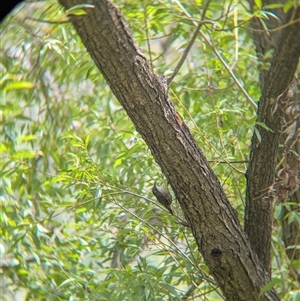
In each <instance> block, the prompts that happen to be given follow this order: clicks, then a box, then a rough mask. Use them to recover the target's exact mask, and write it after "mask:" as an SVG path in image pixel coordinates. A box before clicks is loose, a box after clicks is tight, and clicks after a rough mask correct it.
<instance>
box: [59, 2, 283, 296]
mask: <svg viewBox="0 0 300 301" xmlns="http://www.w3.org/2000/svg"><path fill="white" fill-rule="evenodd" d="M82 1H83V0H82ZM82 1H81V2H80V0H60V2H61V4H62V5H63V6H65V7H66V8H70V7H72V6H74V5H76V4H79V3H82ZM83 2H84V1H83ZM89 3H92V4H94V5H95V7H94V8H93V9H87V15H86V16H73V17H71V21H72V23H73V25H74V27H75V29H76V31H77V32H78V34H79V36H80V37H81V39H82V41H83V43H84V45H85V47H86V48H87V51H88V52H89V54H90V55H91V57H92V58H93V60H94V61H95V63H96V65H97V66H98V68H99V70H100V71H101V73H102V74H103V76H104V78H105V80H106V81H107V83H108V84H109V86H110V88H111V89H112V91H113V93H114V94H115V96H116V97H117V98H118V100H119V101H120V103H121V104H122V106H123V107H124V109H125V110H126V112H127V114H128V116H129V117H130V118H131V120H132V122H133V123H134V125H135V127H136V129H137V130H138V132H139V133H140V134H141V136H142V137H143V139H144V140H145V142H146V143H147V145H148V146H149V148H150V150H151V152H152V154H153V156H154V158H155V160H156V161H157V163H158V164H159V165H160V167H161V169H162V171H163V173H164V174H165V175H166V177H167V179H168V181H169V183H170V184H171V186H172V189H173V191H174V192H175V194H176V197H177V199H178V201H179V203H180V206H181V208H182V210H183V212H184V213H185V216H186V219H187V220H188V222H189V223H190V226H191V230H192V233H193V235H194V237H195V240H196V242H197V245H198V248H199V251H200V252H201V254H202V255H203V258H204V260H205V262H206V264H207V265H208V267H209V269H210V271H211V273H212V275H213V276H214V278H215V279H216V281H217V283H218V284H219V285H220V288H221V289H222V291H223V293H224V296H225V297H226V300H232V301H242V300H245V301H248V300H253V301H255V300H269V301H271V300H272V301H274V300H279V298H278V296H277V295H276V293H275V292H274V291H273V290H271V291H269V292H267V293H266V294H265V295H264V296H262V297H260V298H259V291H260V289H261V288H262V287H263V286H264V285H265V284H266V283H268V282H269V281H270V279H269V277H268V274H267V272H266V271H265V270H264V268H263V266H262V264H261V262H260V261H259V259H258V257H257V255H256V253H255V252H253V250H252V248H251V245H250V243H249V241H248V239H247V236H246V235H245V233H244V232H243V230H242V229H241V227H240V224H239V221H238V219H237V215H236V212H235V211H234V209H233V208H232V206H231V205H230V203H229V201H228V199H227V198H226V196H225V194H224V191H223V189H222V187H221V185H220V183H219V181H218V180H217V178H216V176H215V175H214V173H213V171H212V170H211V168H210V166H209V164H208V162H207V160H206V159H205V157H204V156H203V154H202V152H201V150H200V149H199V147H198V146H197V144H196V142H195V140H194V138H193V137H192V135H191V133H190V131H189V130H188V128H187V126H186V125H185V123H184V122H183V120H182V119H181V117H180V115H179V114H178V113H177V112H176V110H175V108H174V105H173V104H172V102H171V101H170V99H169V97H168V87H167V83H166V79H165V78H164V77H162V76H157V75H155V74H154V73H153V72H152V71H151V69H150V68H149V66H148V64H147V61H146V59H145V58H144V56H143V54H142V53H141V50H140V49H139V48H138V46H137V45H136V43H135V41H134V40H133V37H132V35H131V33H130V31H129V29H128V27H127V25H126V23H125V21H124V19H123V17H122V15H121V13H120V11H119V10H118V9H117V8H116V7H115V6H114V5H113V4H111V3H110V2H109V1H105V0H93V1H89Z"/></svg>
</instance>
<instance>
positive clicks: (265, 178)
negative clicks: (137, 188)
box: [245, 0, 300, 273]
mask: <svg viewBox="0 0 300 301" xmlns="http://www.w3.org/2000/svg"><path fill="white" fill-rule="evenodd" d="M271 2H272V3H273V0H272V1H271ZM277 2H278V1H277ZM250 3H251V4H252V7H253V2H252V1H250ZM265 4H268V3H267V1H265ZM274 13H275V14H276V15H277V16H278V17H279V20H277V19H272V18H271V19H270V20H267V21H266V20H263V21H264V22H266V25H267V26H269V27H268V28H270V29H275V28H277V27H279V26H280V25H283V24H286V23H291V22H292V21H294V20H297V19H299V18H300V7H298V8H297V9H292V10H290V11H289V13H288V14H285V15H284V14H283V12H282V11H281V10H277V11H275V12H274ZM252 26H253V27H254V28H255V29H256V30H261V31H254V32H253V37H254V42H255V45H256V48H257V53H258V57H259V59H261V58H262V57H263V55H264V54H265V53H266V52H267V51H269V50H270V49H271V48H273V49H274V55H273V57H272V59H271V65H270V68H269V69H268V70H261V73H260V81H261V82H260V83H261V88H262V96H261V99H260V101H259V108H258V117H257V121H258V122H260V123H264V124H265V125H266V126H267V127H268V128H269V129H270V130H266V129H264V128H263V127H261V126H259V125H257V126H256V129H257V131H259V133H260V136H261V141H260V140H259V138H258V137H257V134H256V133H254V135H253V138H252V146H251V154H250V163H249V166H248V170H247V193H246V210H245V231H246V233H247V234H248V236H249V240H250V242H251V245H252V247H253V249H254V250H255V251H256V253H257V254H258V257H259V259H260V260H261V262H262V263H263V265H264V268H265V269H266V270H267V271H268V272H269V273H270V265H271V264H270V263H271V254H270V250H271V234H272V224H273V200H274V193H275V194H277V193H278V191H274V184H275V175H276V165H277V164H278V157H279V144H280V141H281V140H280V139H281V138H282V132H283V125H284V120H285V117H286V113H285V111H284V110H282V109H281V108H280V106H281V107H282V106H284V105H283V104H287V102H288V92H289V89H288V88H289V85H290V84H291V82H292V79H293V77H294V74H295V71H296V67H297V64H298V61H299V53H300V30H299V22H298V23H291V25H290V26H286V27H283V28H282V29H280V30H278V31H273V32H272V31H271V32H269V33H267V32H266V31H265V30H264V28H263V26H262V23H261V21H259V20H258V19H253V21H252Z"/></svg>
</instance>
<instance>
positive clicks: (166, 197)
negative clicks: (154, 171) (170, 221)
mask: <svg viewBox="0 0 300 301" xmlns="http://www.w3.org/2000/svg"><path fill="white" fill-rule="evenodd" d="M152 192H153V194H154V196H155V197H156V199H157V200H158V202H159V203H160V204H162V205H163V206H164V207H165V208H166V209H167V210H168V211H169V212H170V213H171V214H172V215H173V211H172V209H171V204H172V196H171V194H170V192H169V190H168V189H167V188H166V187H163V186H157V185H156V182H155V183H154V186H153V188H152Z"/></svg>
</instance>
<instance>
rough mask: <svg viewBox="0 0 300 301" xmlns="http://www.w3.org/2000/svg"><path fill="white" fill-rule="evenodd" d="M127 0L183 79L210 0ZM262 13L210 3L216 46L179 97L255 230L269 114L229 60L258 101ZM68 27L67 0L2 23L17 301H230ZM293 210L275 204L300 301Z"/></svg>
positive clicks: (201, 48) (205, 49)
mask: <svg viewBox="0 0 300 301" xmlns="http://www.w3.org/2000/svg"><path fill="white" fill-rule="evenodd" d="M114 3H116V5H118V6H119V7H120V8H121V10H122V12H123V14H124V15H125V18H126V20H127V21H128V23H129V26H130V29H131V30H132V32H133V34H134V37H135V39H136V40H137V42H138V43H139V45H140V46H141V48H142V49H143V51H144V52H145V53H146V56H147V58H148V59H149V61H150V62H151V66H152V68H153V70H154V71H155V72H156V73H158V74H164V75H168V74H169V75H170V74H171V71H172V70H173V69H174V67H175V66H176V63H177V62H178V60H179V58H180V56H181V53H182V51H183V50H184V49H185V48H186V46H187V44H188V42H189V40H190V38H191V35H192V32H193V31H194V29H193V28H194V25H193V22H195V21H196V20H199V19H200V16H201V13H202V10H201V7H203V3H202V1H196V0H195V1H176V0H174V1H147V0H144V1H129V0H128V1H115V2H114ZM288 3H292V2H291V1H287V4H286V5H288ZM252 17H253V15H252V14H250V12H249V7H248V6H247V3H246V4H245V3H243V1H241V2H238V1H210V3H209V6H208V9H207V12H206V18H207V19H211V20H213V22H212V23H213V24H207V25H206V26H205V27H203V31H204V33H205V36H206V37H207V38H208V39H211V41H213V48H211V47H210V45H209V44H208V43H207V41H205V39H204V38H203V40H201V41H200V40H199V39H198V40H197V41H196V42H195V44H194V46H193V48H192V51H191V53H190V54H189V56H188V58H187V60H186V62H185V64H184V66H183V68H182V69H181V70H180V72H179V74H178V75H177V76H176V78H175V80H174V83H173V84H172V86H171V90H170V96H171V99H172V101H173V102H174V104H175V106H176V108H177V109H178V111H179V112H180V114H181V116H182V117H183V119H184V121H185V122H186V123H187V124H188V126H189V128H190V130H191V131H192V133H193V135H194V137H195V139H196V140H198V141H201V148H202V150H203V152H204V153H205V155H206V157H207V159H208V160H209V161H210V163H211V166H212V168H213V170H214V172H215V173H216V174H217V176H218V178H219V180H220V182H221V183H222V185H223V187H224V189H225V191H226V193H227V196H228V198H229V199H230V201H231V204H232V205H233V206H234V207H235V208H236V209H237V211H238V214H239V218H240V220H241V221H243V214H244V199H245V177H244V173H245V171H246V167H247V159H248V155H249V147H250V140H251V137H252V132H253V126H254V124H255V119H256V113H255V110H254V108H253V106H252V105H251V103H249V102H248V101H247V100H246V99H245V97H244V95H243V94H242V92H241V90H240V89H239V88H238V87H237V86H236V85H235V84H234V82H233V79H232V76H230V75H229V73H228V71H227V70H226V68H225V67H224V64H222V62H221V61H220V60H219V58H218V57H217V56H216V52H218V53H219V54H221V55H222V57H223V58H225V60H226V62H227V64H228V66H229V68H230V69H231V70H233V72H234V74H235V75H236V77H237V78H238V80H239V81H240V83H241V85H242V86H243V88H244V89H245V90H246V91H248V93H249V94H250V96H251V98H252V99H254V100H255V101H258V99H259V97H260V88H259V82H258V68H259V66H258V62H257V59H256V54H255V48H254V46H253V42H252V39H251V35H250V30H249V27H250V24H249V21H250V19H251V18H252ZM269 17H270V18H272V16H269ZM65 21H67V16H66V15H65V12H64V11H63V9H62V7H61V6H59V5H58V3H57V2H56V1H47V2H25V3H24V4H22V5H21V6H20V7H19V8H18V9H17V10H16V11H15V12H14V13H13V14H12V15H11V16H10V17H9V18H7V19H6V20H5V22H3V23H2V24H1V29H2V47H1V65H0V68H1V73H2V78H1V89H2V101H1V110H0V118H1V119H0V120H1V134H0V135H1V177H2V179H1V180H2V181H1V184H0V185H1V186H0V200H1V206H2V207H1V212H0V220H1V230H0V231H1V232H0V233H1V245H0V246H1V248H0V252H1V257H2V263H1V269H2V272H3V273H2V275H1V276H0V277H1V285H2V288H1V289H2V291H3V296H2V297H3V300H13V297H14V298H19V299H15V300H114V301H117V300H120V301H121V300H122V301H123V300H136V301H138V300H188V298H189V299H190V300H223V297H222V294H221V292H220V291H219V289H218V287H217V286H216V284H215V282H214V280H213V278H212V277H210V276H209V272H208V269H207V267H206V265H205V264H204V262H203V259H202V258H201V256H200V254H199V252H198V250H197V246H196V244H195V242H194V238H193V236H192V234H191V233H190V230H189V229H188V228H185V227H183V226H182V225H180V224H178V219H177V218H176V217H173V216H170V214H169V213H168V212H167V211H166V210H164V208H161V207H160V206H159V205H158V204H157V203H156V202H155V199H154V197H153V195H152V193H151V188H152V186H153V183H154V181H155V180H157V181H158V182H159V183H161V184H164V185H166V182H165V179H164V178H163V177H162V174H161V172H160V169H159V167H158V166H157V164H156V163H155V162H154V160H153V158H152V156H151V154H150V151H149V150H148V148H147V146H146V144H145V143H144V142H143V140H142V139H141V137H140V136H139V134H138V133H137V132H136V131H135V128H134V127H133V125H132V123H131V121H130V120H129V118H128V117H127V115H126V113H125V111H124V110H123V109H122V107H121V106H120V105H119V103H118V101H117V100H116V99H115V97H114V96H113V94H112V93H111V91H110V89H109V88H108V86H107V84H106V83H105V81H104V80H103V78H102V77H101V75H99V72H98V70H97V69H96V68H95V66H94V63H93V61H92V60H91V58H90V57H89V55H88V54H87V52H86V50H85V48H84V47H83V46H82V44H81V41H80V40H79V38H78V36H77V34H76V33H75V31H74V30H73V28H72V26H71V24H70V23H69V22H65ZM260 67H261V66H260ZM263 67H267V66H263ZM286 206H290V205H289V203H286V204H277V205H276V206H275V208H274V211H275V220H274V229H273V250H272V253H273V261H272V272H273V274H272V282H271V283H270V285H269V287H271V286H274V285H275V287H276V289H277V291H278V292H279V294H280V295H281V297H282V298H283V299H284V300H299V299H297V298H300V294H299V291H298V290H297V287H298V286H297V279H296V278H295V277H293V276H292V275H291V274H290V273H289V269H290V266H291V262H290V261H289V260H288V259H287V257H286V255H285V248H284V245H283V243H282V241H281V238H280V223H281V222H280V217H281V213H282V212H283V211H282V210H283V207H286ZM174 211H175V212H176V215H177V216H179V217H182V213H181V211H180V208H179V206H178V205H177V204H174ZM287 218H289V219H291V220H293V221H295V220H298V221H299V222H300V216H299V214H297V213H296V212H290V214H289V215H288V216H287ZM294 264H295V263H294ZM296 264H298V265H299V262H298V263H296ZM298 284H299V283H298ZM16 296H19V297H16ZM184 298H187V299H184Z"/></svg>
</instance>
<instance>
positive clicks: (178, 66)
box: [167, 20, 214, 85]
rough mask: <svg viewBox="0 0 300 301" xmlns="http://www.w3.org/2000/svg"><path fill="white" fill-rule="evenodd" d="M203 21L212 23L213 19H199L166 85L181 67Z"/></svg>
mask: <svg viewBox="0 0 300 301" xmlns="http://www.w3.org/2000/svg"><path fill="white" fill-rule="evenodd" d="M205 23H210V24H214V22H213V21H209V20H204V21H200V22H199V23H198V25H197V28H196V30H195V32H194V34H193V36H192V39H191V40H190V42H189V44H188V46H187V47H186V49H185V50H184V52H183V54H182V57H181V59H180V61H179V62H178V64H177V65H176V67H175V69H174V71H173V74H172V75H171V76H170V77H169V78H168V79H167V83H168V85H170V83H171V82H172V80H173V79H174V77H175V76H176V74H177V73H178V71H179V70H180V68H181V67H182V65H183V63H184V61H185V59H186V57H187V55H188V54H189V52H190V50H191V48H192V46H193V44H194V42H195V40H196V37H197V35H198V32H199V30H200V28H201V26H202V25H203V24H205Z"/></svg>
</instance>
